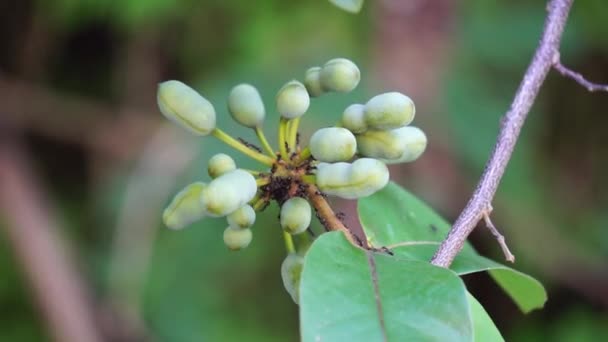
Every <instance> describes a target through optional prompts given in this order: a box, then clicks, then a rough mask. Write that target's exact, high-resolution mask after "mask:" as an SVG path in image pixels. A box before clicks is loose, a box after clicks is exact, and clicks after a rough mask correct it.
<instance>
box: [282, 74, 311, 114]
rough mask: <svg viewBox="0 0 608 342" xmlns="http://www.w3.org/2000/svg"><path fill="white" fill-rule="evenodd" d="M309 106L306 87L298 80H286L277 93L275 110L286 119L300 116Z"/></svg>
mask: <svg viewBox="0 0 608 342" xmlns="http://www.w3.org/2000/svg"><path fill="white" fill-rule="evenodd" d="M308 106H310V96H309V95H308V91H307V90H306V87H304V85H303V84H302V83H300V82H298V81H295V80H294V81H290V82H287V84H285V85H284V86H283V87H282V88H281V89H280V90H279V92H278V93H277V111H278V112H279V114H281V116H282V117H284V118H286V119H295V118H297V117H299V116H302V115H304V114H305V113H306V111H307V110H308Z"/></svg>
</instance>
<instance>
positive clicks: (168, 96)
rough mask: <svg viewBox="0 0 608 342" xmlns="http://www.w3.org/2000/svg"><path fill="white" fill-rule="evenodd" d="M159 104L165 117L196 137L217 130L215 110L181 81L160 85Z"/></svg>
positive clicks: (158, 92)
mask: <svg viewBox="0 0 608 342" xmlns="http://www.w3.org/2000/svg"><path fill="white" fill-rule="evenodd" d="M156 96H157V98H156V99H157V102H158V107H159V109H160V111H161V112H162V113H163V115H164V116H165V117H167V118H168V119H169V120H171V121H173V122H174V123H176V124H178V125H179V126H181V127H183V128H185V129H186V130H188V131H190V132H192V133H194V134H196V135H208V134H209V133H211V131H213V129H215V117H216V115H215V108H214V107H213V105H212V104H211V102H209V101H207V100H206V99H205V98H204V97H202V96H201V95H200V94H199V93H197V92H196V91H195V90H194V89H192V88H190V87H189V86H187V85H185V84H184V83H182V82H180V81H175V80H172V81H166V82H162V83H160V84H159V85H158V91H157V94H156Z"/></svg>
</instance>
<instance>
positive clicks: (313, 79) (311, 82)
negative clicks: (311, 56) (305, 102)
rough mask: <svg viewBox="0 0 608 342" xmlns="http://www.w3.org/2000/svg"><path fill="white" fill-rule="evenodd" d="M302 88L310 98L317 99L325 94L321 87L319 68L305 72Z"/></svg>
mask: <svg viewBox="0 0 608 342" xmlns="http://www.w3.org/2000/svg"><path fill="white" fill-rule="evenodd" d="M304 86H306V90H307V91H308V94H309V95H310V97H319V96H321V95H323V94H324V93H325V91H324V90H323V87H322V86H321V67H318V66H317V67H312V68H310V69H308V70H306V74H305V76H304Z"/></svg>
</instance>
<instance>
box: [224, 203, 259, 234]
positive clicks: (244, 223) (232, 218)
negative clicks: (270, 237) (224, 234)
mask: <svg viewBox="0 0 608 342" xmlns="http://www.w3.org/2000/svg"><path fill="white" fill-rule="evenodd" d="M226 219H227V220H228V224H229V225H230V227H232V228H234V229H246V228H249V227H251V226H253V224H254V223H255V210H253V208H252V207H251V206H250V205H249V204H245V205H244V206H242V207H240V208H238V209H237V210H236V211H234V212H232V213H230V214H229V215H228V216H226Z"/></svg>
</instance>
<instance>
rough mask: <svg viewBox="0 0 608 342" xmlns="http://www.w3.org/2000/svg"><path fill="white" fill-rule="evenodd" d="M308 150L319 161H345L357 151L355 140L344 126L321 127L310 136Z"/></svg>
mask: <svg viewBox="0 0 608 342" xmlns="http://www.w3.org/2000/svg"><path fill="white" fill-rule="evenodd" d="M310 152H311V153H312V155H313V157H315V159H317V160H319V161H323V162H328V163H333V162H337V161H347V160H349V159H351V158H352V157H353V156H354V155H355V152H357V140H356V139H355V136H354V135H353V134H352V133H351V132H350V131H349V130H347V129H346V128H342V127H328V128H321V129H320V130H318V131H316V132H315V133H314V134H313V135H312V137H310Z"/></svg>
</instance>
